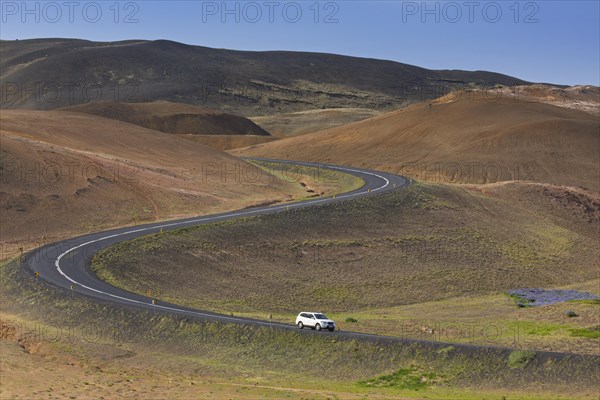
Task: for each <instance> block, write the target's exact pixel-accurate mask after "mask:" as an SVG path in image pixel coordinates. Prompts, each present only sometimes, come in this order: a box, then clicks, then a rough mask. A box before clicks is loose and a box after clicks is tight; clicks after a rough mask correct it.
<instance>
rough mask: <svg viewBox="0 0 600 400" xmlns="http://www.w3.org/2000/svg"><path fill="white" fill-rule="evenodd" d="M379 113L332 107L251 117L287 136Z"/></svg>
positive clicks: (282, 135)
mask: <svg viewBox="0 0 600 400" xmlns="http://www.w3.org/2000/svg"><path fill="white" fill-rule="evenodd" d="M379 114H381V112H380V111H376V110H369V109H367V108H331V109H325V110H308V111H298V112H295V113H286V114H273V115H265V116H261V117H251V118H250V119H251V120H252V121H254V122H255V123H257V124H258V125H260V126H261V127H263V128H264V129H266V130H267V131H269V132H270V133H271V134H272V135H273V136H278V137H285V136H295V135H303V134H305V133H312V132H317V131H322V130H324V129H328V128H333V127H336V126H341V125H346V124H350V123H352V122H356V121H361V120H363V119H367V118H371V117H374V116H376V115H379Z"/></svg>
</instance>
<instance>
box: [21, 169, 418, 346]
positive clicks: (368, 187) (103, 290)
mask: <svg viewBox="0 0 600 400" xmlns="http://www.w3.org/2000/svg"><path fill="white" fill-rule="evenodd" d="M248 160H255V161H266V162H272V163H280V164H286V165H290V166H309V167H317V168H322V169H327V170H333V171H341V172H344V173H348V174H352V175H354V176H356V177H359V178H361V179H362V180H363V181H364V182H365V183H364V185H363V186H362V187H361V188H359V189H356V190H353V191H351V192H348V193H344V194H340V195H337V196H330V197H323V198H318V199H309V200H304V201H299V202H293V203H288V204H280V205H274V206H266V207H255V208H248V209H244V210H240V211H232V212H226V213H222V214H215V215H207V216H202V217H197V218H187V219H181V220H176V221H168V222H158V223H151V224H147V225H138V226H134V227H129V228H119V229H113V230H109V231H105V232H99V233H93V234H88V235H84V236H80V237H77V238H74V239H69V240H65V241H62V242H58V243H54V244H51V245H47V246H44V247H41V248H39V249H37V250H34V251H32V252H30V253H28V254H27V255H26V256H25V257H24V259H23V263H24V264H25V266H26V267H27V269H28V271H30V272H31V274H32V275H36V276H37V277H38V279H40V280H42V281H44V282H45V283H47V284H49V285H52V286H55V287H58V288H62V289H66V290H68V291H72V292H74V293H76V294H78V295H81V296H86V297H88V298H92V299H94V300H97V301H104V302H111V303H116V304H120V305H128V306H135V307H139V308H143V309H150V310H155V311H158V310H160V311H164V312H168V313H172V314H179V315H184V316H189V317H194V318H203V319H211V320H221V321H226V322H235V323H249V324H254V325H268V326H270V327H273V326H280V327H282V328H295V327H294V325H288V324H281V323H272V322H269V321H262V320H255V319H248V318H241V317H234V316H227V315H222V314H216V313H212V312H208V311H202V310H197V309H192V308H189V307H183V306H180V305H176V304H170V303H165V302H161V301H154V300H153V299H152V298H149V297H145V296H142V295H139V294H135V293H131V292H128V291H125V290H122V289H119V288H116V287H114V286H112V285H109V284H108V283H106V282H104V281H102V280H100V279H98V277H97V276H96V275H95V274H94V273H92V272H91V271H90V269H89V267H90V265H91V260H92V258H93V256H94V254H96V253H97V252H98V251H100V250H102V249H104V248H106V247H109V246H112V245H114V244H116V243H119V242H123V241H126V240H132V239H135V238H137V237H140V236H144V235H149V234H153V233H158V232H160V231H161V230H163V231H168V230H173V229H179V228H185V227H190V226H195V225H202V224H209V223H214V222H219V221H225V220H228V219H233V218H238V217H247V216H253V215H265V214H273V213H279V212H284V211H287V210H289V209H293V208H305V207H312V206H316V205H322V204H328V203H332V202H336V201H346V200H351V199H356V198H359V197H362V196H368V195H373V194H377V193H381V192H385V191H390V190H395V189H400V188H404V187H406V186H408V185H410V183H411V181H410V179H408V178H405V177H402V176H398V175H394V174H390V173H385V172H377V171H370V170H366V169H360V168H347V167H341V166H333V165H325V164H317V163H309V162H298V161H287V160H271V159H262V158H251V159H248ZM343 333H344V334H348V335H355V336H375V335H367V334H359V333H352V332H343Z"/></svg>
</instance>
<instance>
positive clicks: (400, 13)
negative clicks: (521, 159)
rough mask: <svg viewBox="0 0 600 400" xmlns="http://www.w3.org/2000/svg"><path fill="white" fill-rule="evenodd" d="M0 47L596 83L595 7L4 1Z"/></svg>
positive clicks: (598, 11) (599, 15)
mask: <svg viewBox="0 0 600 400" xmlns="http://www.w3.org/2000/svg"><path fill="white" fill-rule="evenodd" d="M0 10H1V12H2V15H1V24H2V25H1V32H0V35H1V37H2V39H17V38H18V39H27V38H39V37H70V38H83V39H90V40H100V41H114V40H125V39H169V40H175V41H179V42H183V43H188V44H194V45H201V46H209V47H217V48H229V49H238V50H297V51H314V52H327V53H336V54H345V55H353V56H359V57H371V58H379V59H387V60H394V61H400V62H404V63H407V64H413V65H418V66H422V67H425V68H432V69H466V70H489V71H495V72H501V73H505V74H508V75H513V76H516V77H519V78H522V79H525V80H529V81H534V82H552V83H558V84H593V85H600V72H599V71H600V39H599V38H600V27H599V25H600V22H599V21H600V2H599V1H597V0H592V1H520V2H517V1H514V0H509V1H470V0H459V1H439V2H436V1H427V2H423V1H414V2H413V1H377V0H375V1H320V2H317V1H315V0H309V1H296V2H294V1H274V0H273V1H270V0H264V1H263V0H259V1H228V2H223V1H171V2H163V1H129V2H128V1H121V2H116V1H96V2H93V1H61V0H59V1H54V2H47V1H37V2H36V1H34V2H26V4H25V6H23V2H22V1H2V2H1V7H0Z"/></svg>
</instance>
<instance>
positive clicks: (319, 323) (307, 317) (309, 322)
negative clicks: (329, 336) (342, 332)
mask: <svg viewBox="0 0 600 400" xmlns="http://www.w3.org/2000/svg"><path fill="white" fill-rule="evenodd" d="M296 326H298V328H300V329H302V328H304V327H305V326H307V327H309V328H312V329H316V330H318V331H320V330H321V329H328V330H329V331H330V332H333V331H334V330H335V322H333V321H332V320H330V319H329V318H327V317H326V316H325V314H323V313H320V312H301V313H300V314H298V316H297V317H296Z"/></svg>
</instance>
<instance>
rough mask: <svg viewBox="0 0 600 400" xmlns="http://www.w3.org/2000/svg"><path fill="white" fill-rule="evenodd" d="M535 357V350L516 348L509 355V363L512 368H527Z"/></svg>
mask: <svg viewBox="0 0 600 400" xmlns="http://www.w3.org/2000/svg"><path fill="white" fill-rule="evenodd" d="M534 358H535V352H533V351H527V350H514V351H513V352H512V353H510V355H509V356H508V365H509V366H510V367H511V368H525V367H526V366H527V365H528V364H529V363H530V362H531V361H533V359H534Z"/></svg>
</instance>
